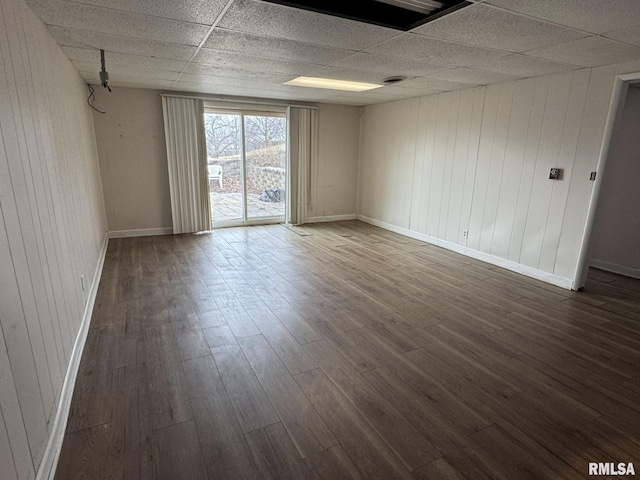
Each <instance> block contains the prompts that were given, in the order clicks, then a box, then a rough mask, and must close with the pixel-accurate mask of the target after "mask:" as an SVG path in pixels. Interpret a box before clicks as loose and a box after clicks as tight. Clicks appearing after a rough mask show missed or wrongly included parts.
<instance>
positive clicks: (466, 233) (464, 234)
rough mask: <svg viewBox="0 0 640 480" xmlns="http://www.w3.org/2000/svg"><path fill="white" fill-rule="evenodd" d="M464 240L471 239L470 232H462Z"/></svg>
mask: <svg viewBox="0 0 640 480" xmlns="http://www.w3.org/2000/svg"><path fill="white" fill-rule="evenodd" d="M462 238H469V230H462Z"/></svg>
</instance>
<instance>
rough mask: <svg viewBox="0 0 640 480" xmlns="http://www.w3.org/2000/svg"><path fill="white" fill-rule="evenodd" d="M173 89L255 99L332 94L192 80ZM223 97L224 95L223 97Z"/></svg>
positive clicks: (305, 98)
mask: <svg viewBox="0 0 640 480" xmlns="http://www.w3.org/2000/svg"><path fill="white" fill-rule="evenodd" d="M172 90H175V91H182V92H198V93H206V94H209V95H213V96H218V95H220V96H233V97H236V98H237V97H243V98H249V99H251V98H253V99H260V98H261V99H276V100H297V101H316V100H319V99H322V98H325V97H327V96H329V95H330V94H331V92H329V93H328V94H327V93H326V91H324V90H321V91H315V90H314V89H310V88H308V89H305V91H302V92H294V93H291V92H289V91H278V90H272V89H268V88H261V87H260V86H255V87H253V88H251V89H247V88H244V87H236V86H229V85H211V84H199V83H190V82H176V83H175V84H174V85H173V86H172ZM221 98H223V97H221Z"/></svg>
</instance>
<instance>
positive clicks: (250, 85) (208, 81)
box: [180, 73, 280, 90]
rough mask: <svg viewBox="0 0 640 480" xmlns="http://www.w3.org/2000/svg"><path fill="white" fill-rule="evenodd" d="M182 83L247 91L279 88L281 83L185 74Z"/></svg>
mask: <svg viewBox="0 0 640 480" xmlns="http://www.w3.org/2000/svg"><path fill="white" fill-rule="evenodd" d="M180 82H185V83H195V84H205V85H219V86H228V87H237V88H246V89H250V90H252V89H256V88H262V89H264V88H267V87H269V88H277V87H278V86H279V85H280V83H279V82H278V83H276V82H269V81H268V80H264V79H263V80H260V79H253V78H251V79H250V78H234V77H214V76H212V75H196V74H190V73H185V74H182V75H181V76H180Z"/></svg>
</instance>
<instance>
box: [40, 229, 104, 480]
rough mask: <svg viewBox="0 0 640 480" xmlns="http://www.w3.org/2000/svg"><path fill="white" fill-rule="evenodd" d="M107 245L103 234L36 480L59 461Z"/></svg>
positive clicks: (49, 477) (44, 479) (47, 476)
mask: <svg viewBox="0 0 640 480" xmlns="http://www.w3.org/2000/svg"><path fill="white" fill-rule="evenodd" d="M108 242H109V235H108V234H107V235H105V236H104V242H103V244H102V251H101V252H100V258H99V259H98V265H97V266H96V271H95V273H94V275H93V281H92V283H91V287H90V289H89V296H88V297H87V303H86V304H85V306H84V313H83V315H82V323H81V324H80V331H78V335H77V336H76V341H75V343H74V344H73V351H72V352H71V358H70V359H69V366H68V367H67V374H66V375H65V377H64V383H63V384H62V391H61V392H60V401H59V402H58V410H57V411H56V418H55V420H54V422H53V428H52V429H51V434H50V435H49V441H48V442H47V447H46V449H45V451H44V455H43V456H42V461H41V462H40V466H39V467H38V474H37V475H36V480H53V477H54V476H55V473H56V467H57V465H58V458H59V457H60V449H61V448H62V441H63V440H64V433H65V430H66V428H67V419H68V418H69V409H70V408H71V399H72V397H73V388H74V387H75V384H76V377H77V375H78V367H80V359H81V358H82V351H83V350H84V344H85V342H86V340H87V334H88V333H89V325H90V324H91V314H92V313H93V306H94V304H95V301H96V294H97V293H98V285H100V277H101V276H102V267H103V266H104V259H105V256H106V254H107V244H108Z"/></svg>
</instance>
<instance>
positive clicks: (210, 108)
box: [204, 102, 289, 230]
mask: <svg viewBox="0 0 640 480" xmlns="http://www.w3.org/2000/svg"><path fill="white" fill-rule="evenodd" d="M204 113H205V115H206V114H207V113H209V114H219V115H238V116H239V117H240V172H241V173H240V179H241V183H242V192H241V193H242V218H241V219H238V220H215V219H213V218H212V219H211V221H212V228H213V229H214V230H215V229H218V228H228V227H246V226H254V225H273V224H278V223H284V222H285V221H286V219H287V218H288V213H289V202H288V198H289V196H288V195H287V198H286V199H285V202H284V206H285V213H284V215H281V216H277V217H262V218H249V212H248V208H249V207H248V204H249V202H248V192H247V158H246V143H245V138H246V137H245V122H244V119H245V116H247V115H249V116H251V115H262V116H269V114H272V116H274V117H283V118H285V119H286V122H287V127H286V132H287V134H286V135H287V138H286V140H285V148H286V160H285V179H286V180H285V184H287V185H288V179H289V114H288V108H280V107H274V106H270V107H264V106H262V105H243V106H237V107H236V106H233V107H230V106H228V105H218V104H215V103H213V102H205V105H204ZM285 189H286V190H285V192H286V191H287V190H288V188H287V186H285ZM285 195H286V193H285Z"/></svg>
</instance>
